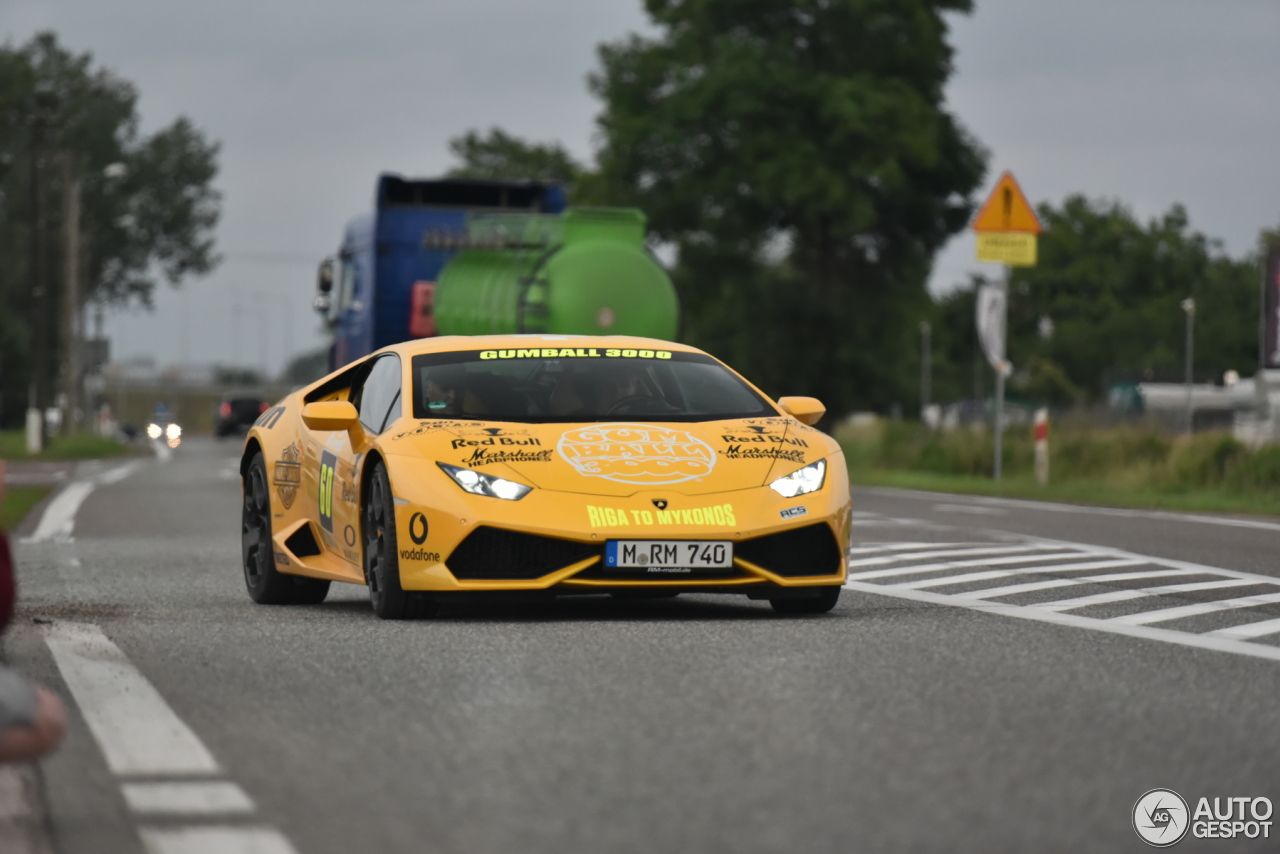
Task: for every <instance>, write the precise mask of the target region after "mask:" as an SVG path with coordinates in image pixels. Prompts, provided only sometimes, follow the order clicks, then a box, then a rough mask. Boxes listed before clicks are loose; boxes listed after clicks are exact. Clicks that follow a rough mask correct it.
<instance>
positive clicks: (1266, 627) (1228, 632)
mask: <svg viewBox="0 0 1280 854" xmlns="http://www.w3.org/2000/svg"><path fill="white" fill-rule="evenodd" d="M1277 632H1280V620H1262V621H1261V622H1258V623H1245V624H1244V625H1243V626H1232V627H1231V628H1228V629H1218V630H1217V631H1213V632H1205V633H1204V637H1207V638H1234V639H1236V640H1245V639H1247V638H1260V637H1265V636H1266V635H1274V634H1276V633H1277Z"/></svg>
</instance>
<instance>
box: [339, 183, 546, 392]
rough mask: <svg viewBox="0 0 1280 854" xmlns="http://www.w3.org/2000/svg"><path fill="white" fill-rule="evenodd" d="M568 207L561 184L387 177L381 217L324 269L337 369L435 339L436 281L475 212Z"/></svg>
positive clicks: (379, 203) (361, 219)
mask: <svg viewBox="0 0 1280 854" xmlns="http://www.w3.org/2000/svg"><path fill="white" fill-rule="evenodd" d="M564 208H565V192H564V188H563V187H562V186H561V185H560V184H557V183H550V182H538V181H486V180H473V179H467V178H440V179H432V180H411V179H406V178H403V177H401V176H399V175H394V174H388V173H384V174H382V175H379V176H378V189H377V194H376V196H375V201H374V209H373V211H372V212H370V213H365V214H362V215H360V216H357V217H356V218H355V219H353V220H351V221H350V222H349V223H348V224H347V228H346V232H345V233H344V235H343V238H342V246H341V248H340V249H339V251H338V254H337V255H336V256H333V257H330V258H326V259H325V260H324V262H323V263H321V265H320V275H319V283H318V287H319V293H318V294H317V296H316V299H315V308H316V310H317V311H319V312H320V314H321V316H322V317H323V318H324V320H325V323H326V324H327V325H328V326H329V327H330V329H331V330H332V332H333V346H332V348H331V349H330V351H329V369H330V370H336V369H337V368H339V367H341V366H343V365H345V364H347V363H349V362H352V361H354V360H356V359H359V358H360V357H362V356H365V355H367V354H369V353H372V352H373V351H374V350H377V349H379V348H381V347H385V346H387V345H388V344H395V343H398V342H400V341H406V340H408V339H410V338H424V337H429V336H430V335H434V334H435V322H434V317H433V315H432V306H433V298H434V289H435V282H436V278H437V276H438V275H439V273H440V271H441V270H442V269H443V268H444V266H445V265H446V264H448V263H449V261H450V259H452V258H453V256H454V255H456V254H457V252H458V248H453V247H450V245H449V244H450V240H449V239H448V237H449V236H450V235H459V236H465V235H466V233H467V214H468V213H469V212H471V211H485V212H494V213H497V212H508V211H509V212H524V213H550V214H555V213H561V212H562V211H563V210H564ZM431 235H434V236H435V238H436V239H431V240H428V239H427V238H428V236H431ZM442 237H443V238H444V239H441V238H442Z"/></svg>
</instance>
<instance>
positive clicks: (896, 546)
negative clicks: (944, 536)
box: [848, 543, 977, 555]
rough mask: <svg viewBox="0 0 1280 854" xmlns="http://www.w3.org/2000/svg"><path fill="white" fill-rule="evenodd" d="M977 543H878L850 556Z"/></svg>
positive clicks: (860, 547) (851, 550)
mask: <svg viewBox="0 0 1280 854" xmlns="http://www.w3.org/2000/svg"><path fill="white" fill-rule="evenodd" d="M974 545H977V544H976V543H877V544H876V545H874V546H858V547H855V548H851V549H849V552H848V553H849V554H851V555H859V554H883V553H884V552H898V551H912V550H914V549H946V548H954V547H956V546H974Z"/></svg>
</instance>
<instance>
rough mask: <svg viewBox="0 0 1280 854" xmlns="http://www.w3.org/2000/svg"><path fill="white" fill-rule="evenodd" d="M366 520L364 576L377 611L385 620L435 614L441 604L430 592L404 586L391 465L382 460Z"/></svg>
mask: <svg viewBox="0 0 1280 854" xmlns="http://www.w3.org/2000/svg"><path fill="white" fill-rule="evenodd" d="M362 522H363V525H362V527H363V528H364V578H365V583H366V584H368V585H369V602H370V604H372V605H373V613H375V614H377V615H378V616H379V617H381V618H382V619H384V620H404V619H412V618H414V617H431V616H434V615H435V613H436V611H437V610H438V609H439V606H438V605H437V604H436V601H435V598H434V597H432V596H431V594H430V593H418V592H414V591H409V590H405V589H404V588H402V587H401V586H400V553H399V551H398V549H399V545H398V543H397V539H396V512H395V501H394V499H393V498H392V496H391V481H390V479H389V478H388V477H387V467H386V465H384V464H383V462H382V461H381V460H379V461H378V462H376V463H374V469H373V475H372V476H371V477H370V478H369V487H368V490H367V492H366V495H365V503H364V513H363V516H362Z"/></svg>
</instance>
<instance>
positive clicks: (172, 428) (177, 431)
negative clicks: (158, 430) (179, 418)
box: [164, 424, 182, 439]
mask: <svg viewBox="0 0 1280 854" xmlns="http://www.w3.org/2000/svg"><path fill="white" fill-rule="evenodd" d="M164 435H165V436H167V437H168V438H170V439H176V438H178V437H179V436H181V435H182V428H181V427H179V426H178V425H177V424H170V425H169V426H168V427H166V428H164Z"/></svg>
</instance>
